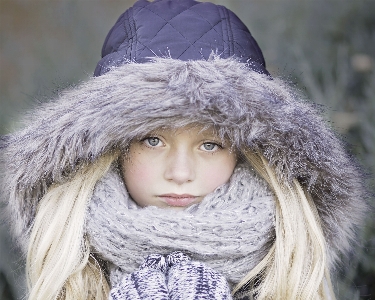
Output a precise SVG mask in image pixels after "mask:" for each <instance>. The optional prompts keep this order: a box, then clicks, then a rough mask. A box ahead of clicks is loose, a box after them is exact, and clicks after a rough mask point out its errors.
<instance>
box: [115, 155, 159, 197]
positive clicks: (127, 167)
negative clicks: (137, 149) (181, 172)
mask: <svg viewBox="0 0 375 300" xmlns="http://www.w3.org/2000/svg"><path fill="white" fill-rule="evenodd" d="M157 170H158V168H157V166H156V164H155V163H150V160H149V158H148V157H144V155H142V154H139V153H131V154H130V156H129V158H127V159H124V160H123V162H122V173H123V177H124V180H125V185H126V188H127V190H128V192H129V193H130V195H131V196H132V198H133V199H134V200H135V201H136V202H138V201H137V200H139V202H142V201H143V200H142V199H143V198H144V197H145V196H146V195H145V191H147V190H148V189H147V188H146V187H151V186H152V184H154V183H155V180H156V179H157V178H158V172H157Z"/></svg>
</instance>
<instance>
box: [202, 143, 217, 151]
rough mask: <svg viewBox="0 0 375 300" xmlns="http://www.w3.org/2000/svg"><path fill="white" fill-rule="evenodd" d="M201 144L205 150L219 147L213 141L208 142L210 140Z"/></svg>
mask: <svg viewBox="0 0 375 300" xmlns="http://www.w3.org/2000/svg"><path fill="white" fill-rule="evenodd" d="M202 146H203V150H206V151H214V150H217V148H219V145H217V144H215V143H210V142H207V143H203V145H202Z"/></svg>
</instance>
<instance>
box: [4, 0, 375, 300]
mask: <svg viewBox="0 0 375 300" xmlns="http://www.w3.org/2000/svg"><path fill="white" fill-rule="evenodd" d="M134 2H135V1H134V0H132V1H126V0H122V1H118V0H102V1H98V0H61V1H58V0H54V1H51V0H50V1H47V0H45V1H42V0H29V1H27V0H23V1H21V0H0V43H1V44H0V134H6V133H10V132H12V131H14V130H16V129H17V128H19V127H20V125H19V123H18V121H17V120H18V117H19V115H20V114H22V113H23V112H24V111H26V110H28V109H30V108H32V107H34V106H37V105H38V103H40V102H42V101H45V100H46V99H48V98H49V97H52V96H53V95H54V94H56V93H58V92H59V91H60V90H62V89H64V88H65V87H68V86H70V85H71V84H77V83H79V82H80V81H82V80H85V79H87V78H89V77H90V76H92V73H93V71H94V68H95V65H96V62H97V61H98V60H99V59H100V50H101V46H102V43H103V41H104V38H105V36H106V33H107V32H108V31H109V29H110V28H111V26H112V25H113V24H114V22H115V20H116V19H117V18H118V17H119V15H120V14H121V13H122V12H123V11H124V10H125V9H126V8H128V7H129V6H131V5H132V4H133V3H134ZM212 2H215V3H217V4H223V5H225V6H227V7H228V8H230V9H231V10H233V11H234V12H235V13H236V14H237V15H238V16H239V17H240V18H241V19H242V21H243V22H244V23H245V24H246V25H247V26H248V27H249V29H250V31H251V32H252V34H253V35H254V37H255V38H256V40H257V41H258V43H259V45H260V47H261V48H262V50H263V53H264V56H265V59H266V62H267V67H268V70H269V71H270V72H271V74H272V75H273V76H280V77H282V78H284V79H285V80H287V81H289V82H290V84H292V85H296V86H297V87H299V88H300V89H301V90H302V91H303V92H304V93H305V94H307V95H308V96H309V98H310V99H311V101H314V102H316V103H318V104H321V105H323V106H324V107H325V112H324V115H325V117H326V119H327V122H329V123H330V125H331V126H332V127H334V128H335V129H336V130H337V132H338V133H339V134H340V135H342V138H343V139H344V140H345V141H346V142H347V143H348V144H349V145H350V151H352V153H353V154H354V155H355V156H356V157H357V158H358V160H359V161H360V162H361V164H362V165H363V167H364V168H365V170H366V171H367V172H368V174H369V176H368V177H369V178H368V185H369V188H370V190H371V191H372V192H373V193H374V192H375V189H374V186H375V182H374V178H373V175H371V174H375V0H221V1H219V0H217V1H212ZM371 201H372V205H374V199H373V198H372V199H371ZM0 209H1V207H0ZM374 219H375V218H374V215H370V216H369V218H368V219H367V220H366V226H365V227H364V228H363V230H362V231H361V232H359V233H358V234H359V235H360V237H361V238H362V243H361V244H360V245H358V246H356V247H354V250H353V252H352V253H351V254H350V255H349V257H343V264H342V266H341V267H340V268H339V270H338V272H337V274H335V275H334V276H333V279H334V282H335V288H336V291H337V299H348V300H349V299H375V220H374ZM8 231H9V230H8V228H7V227H6V225H5V224H2V225H0V299H1V300H8V299H9V300H10V299H21V298H22V297H23V296H24V295H25V288H24V286H25V285H24V276H23V275H22V274H23V263H24V257H22V255H21V254H20V252H19V251H18V249H17V248H16V246H15V245H14V244H12V243H11V239H10V237H9V235H8Z"/></svg>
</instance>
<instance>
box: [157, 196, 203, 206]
mask: <svg viewBox="0 0 375 300" xmlns="http://www.w3.org/2000/svg"><path fill="white" fill-rule="evenodd" d="M158 197H159V198H161V199H163V201H164V202H165V203H167V204H168V205H169V206H176V207H185V206H189V205H190V204H192V203H193V202H194V201H195V200H196V199H197V198H198V197H197V196H193V195H189V194H181V195H179V194H164V195H159V196H158Z"/></svg>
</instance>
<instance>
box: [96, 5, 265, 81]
mask: <svg viewBox="0 0 375 300" xmlns="http://www.w3.org/2000/svg"><path fill="white" fill-rule="evenodd" d="M212 52H215V53H217V54H218V55H219V56H220V57H221V58H229V57H236V58H237V59H238V60H239V61H240V62H243V63H246V64H247V65H248V67H249V68H250V69H252V70H254V71H256V72H258V73H263V74H269V73H268V71H267V70H266V68H265V61H264V58H263V55H262V51H261V50H260V48H259V46H258V44H257V42H256V41H255V39H254V38H253V37H252V35H251V34H250V32H249V30H248V29H247V27H246V26H245V24H243V23H242V22H241V20H240V19H239V18H238V17H237V16H236V15H235V14H234V13H233V12H231V11H230V10H228V9H227V8H225V7H224V6H220V5H215V4H213V3H209V2H204V3H201V2H197V1H194V0H156V1H153V2H149V1H147V0H139V1H137V2H136V3H135V4H134V6H133V7H131V8H129V9H128V10H127V11H125V12H124V13H123V14H122V15H121V16H120V18H119V19H118V20H117V22H116V24H115V25H114V26H113V27H112V29H111V30H110V32H109V33H108V35H107V37H106V40H105V42H104V45H103V49H102V59H101V60H100V61H99V63H98V65H97V66H96V69H95V73H94V76H100V75H102V74H104V73H106V72H107V71H109V70H110V68H111V67H114V66H119V65H121V64H124V63H127V62H129V61H134V62H138V63H143V62H147V61H150V58H152V57H155V56H156V57H171V58H173V59H179V60H184V61H187V60H207V59H208V58H209V56H210V54H211V53H212Z"/></svg>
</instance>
